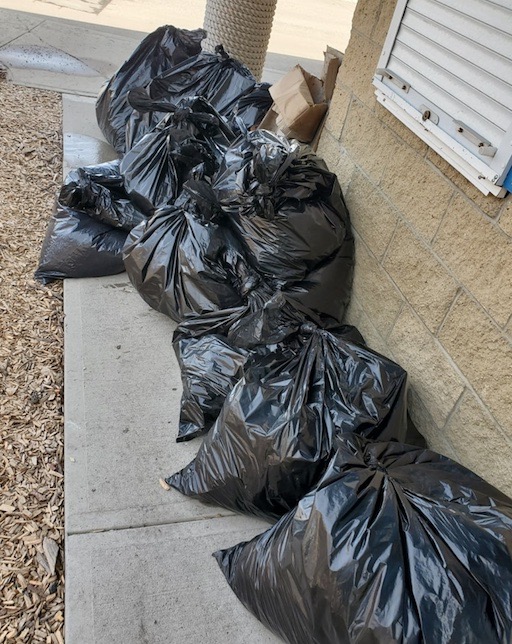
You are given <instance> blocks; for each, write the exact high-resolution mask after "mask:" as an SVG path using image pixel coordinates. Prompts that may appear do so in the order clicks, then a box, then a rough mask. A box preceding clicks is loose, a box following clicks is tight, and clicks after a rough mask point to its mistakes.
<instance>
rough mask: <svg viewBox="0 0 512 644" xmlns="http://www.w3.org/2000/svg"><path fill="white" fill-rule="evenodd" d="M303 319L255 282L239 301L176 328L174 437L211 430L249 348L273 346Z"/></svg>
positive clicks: (295, 328) (195, 434)
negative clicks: (177, 392)
mask: <svg viewBox="0 0 512 644" xmlns="http://www.w3.org/2000/svg"><path fill="white" fill-rule="evenodd" d="M304 321H305V317H304V315H302V314H301V313H299V312H298V311H296V310H295V309H294V308H293V307H291V306H289V304H288V303H287V302H286V299H285V298H284V297H283V295H282V294H279V293H277V294H275V295H273V294H272V293H271V291H270V289H268V288H267V287H266V286H265V285H263V284H257V285H256V287H255V288H254V289H253V290H252V291H250V292H248V294H247V297H246V303H245V304H244V305H243V306H240V307H237V308H232V309H222V310H218V311H212V312H209V313H205V314H203V315H200V316H193V317H190V318H188V319H187V320H185V321H184V322H182V323H181V324H180V325H179V326H178V327H177V328H176V330H175V332H174V336H173V347H174V351H175V353H176V357H177V359H178V363H179V365H180V370H181V380H182V385H183V394H182V397H181V412H180V422H179V430H178V437H177V439H176V440H177V441H178V442H182V441H186V440H191V439H192V438H196V437H197V436H201V435H202V434H205V433H206V432H208V431H209V429H210V428H211V426H212V425H213V423H214V422H215V420H216V419H217V417H218V415H219V413H220V411H221V409H222V406H223V404H224V401H225V399H226V397H227V396H228V394H229V392H230V391H231V390H232V389H233V387H234V385H235V384H236V382H237V381H238V380H239V379H240V377H241V376H242V368H243V366H244V365H245V362H246V360H247V358H248V356H249V355H250V354H251V350H252V349H253V348H254V347H257V346H261V345H264V346H265V351H266V352H268V351H271V350H273V349H274V348H275V347H277V343H278V342H281V341H282V340H284V339H285V338H286V337H287V336H289V335H290V334H291V333H294V332H296V331H297V330H298V329H299V327H300V326H301V324H302V323H303V322H304Z"/></svg>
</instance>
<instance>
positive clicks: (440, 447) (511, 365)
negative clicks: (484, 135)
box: [319, 0, 512, 495]
mask: <svg viewBox="0 0 512 644" xmlns="http://www.w3.org/2000/svg"><path fill="white" fill-rule="evenodd" d="M394 6H395V0H359V3H358V5H357V7H356V11H355V14H354V21H353V27H352V35H351V39H350V43H349V45H348V48H347V51H346V55H345V59H344V62H343V65H342V67H341V69H340V73H339V75H338V81H337V88H336V92H335V95H334V97H333V101H332V105H331V109H330V113H329V117H328V120H327V123H326V128H325V130H324V132H323V135H322V138H321V141H320V146H319V153H320V154H321V155H322V156H323V157H324V158H325V160H326V162H327V164H328V165H329V167H330V168H331V170H332V171H333V172H336V174H337V175H338V177H339V179H340V183H341V185H342V188H343V190H344V192H345V196H346V199H347V203H348V206H349V208H350V212H351V216H352V223H353V227H354V232H355V236H356V262H357V263H356V271H355V278H354V290H353V300H352V304H351V307H350V309H349V312H348V321H349V322H351V323H352V324H355V325H356V326H358V327H359V328H360V329H361V332H362V333H363V334H364V335H365V337H366V339H367V341H368V343H369V344H370V345H371V346H373V348H375V349H377V350H378V351H381V352H382V353H384V354H387V355H389V356H390V357H392V358H394V359H395V360H397V361H398V362H399V363H400V364H402V365H403V366H404V367H405V368H406V369H407V370H408V372H409V378H410V410H411V415H412V417H413V419H414V421H415V423H416V424H417V426H418V428H419V429H420V431H421V432H422V433H423V434H424V435H425V437H426V438H427V440H428V442H429V445H430V446H431V447H432V448H433V449H436V450H437V451H440V452H442V453H444V454H446V455H448V456H451V457H452V458H454V459H456V460H458V461H460V462H461V463H463V464H465V465H467V466H468V467H470V468H471V469H473V470H475V471H476V472H477V473H479V474H480V475H481V476H482V477H484V478H485V479H487V480H488V481H490V482H491V483H493V484H494V485H496V486H497V487H498V488H501V489H502V490H503V491H505V492H507V493H508V494H510V495H512V316H511V314H512V199H511V198H510V197H511V196H512V195H509V196H508V197H507V198H505V199H497V198H495V197H493V196H487V197H486V196H484V195H483V194H481V193H480V192H479V191H478V190H477V189H476V188H474V187H473V186H472V185H471V184H470V183H469V182H468V181H467V180H466V179H464V177H463V176H462V175H460V174H459V173H458V172H457V171H456V170H454V169H453V168H452V167H451V166H449V165H448V164H447V163H446V162H445V161H444V160H443V159H441V158H440V157H439V156H438V155H437V154H436V153H435V152H433V151H432V150H430V149H429V148H428V146H427V145H426V144H425V143H423V142H422V141H421V140H420V139H418V138H417V137H416V136H415V135H414V134H413V133H412V132H410V130H408V129H407V128H406V127H405V126H404V125H402V124H401V123H400V121H398V120H397V119H396V118H395V117H394V116H393V115H391V114H390V113H388V112H387V111H386V110H385V109H384V108H382V107H381V106H380V105H379V104H377V102H376V100H375V97H374V96H375V95H374V89H373V86H372V84H371V80H372V76H373V73H374V71H375V69H376V66H377V61H378V58H379V55H380V51H381V48H382V45H383V42H384V38H385V36H386V33H387V30H388V26H389V23H390V20H391V16H392V14H393V10H394Z"/></svg>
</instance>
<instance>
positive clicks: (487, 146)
mask: <svg viewBox="0 0 512 644" xmlns="http://www.w3.org/2000/svg"><path fill="white" fill-rule="evenodd" d="M453 122H454V124H455V127H456V128H457V132H459V134H462V136H464V137H466V139H468V141H471V143H474V144H475V145H476V146H477V148H478V153H479V154H482V155H483V156H486V157H493V156H494V155H495V154H496V152H497V151H498V149H497V148H495V147H493V145H492V144H491V143H490V141H487V140H486V139H484V138H483V137H482V136H480V134H478V132H475V130H472V129H471V128H470V127H468V126H467V125H466V124H465V123H463V122H462V121H455V120H454V121H453Z"/></svg>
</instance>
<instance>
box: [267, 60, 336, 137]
mask: <svg viewBox="0 0 512 644" xmlns="http://www.w3.org/2000/svg"><path fill="white" fill-rule="evenodd" d="M270 95H271V96H272V98H273V99H274V105H273V106H272V110H273V111H274V112H275V113H276V114H277V118H276V125H277V127H278V128H279V130H281V132H282V133H283V134H284V135H285V136H287V137H289V138H293V139H298V140H299V141H302V142H304V143H309V142H310V141H311V140H312V138H313V137H314V136H315V132H316V130H317V128H318V126H319V125H320V122H321V120H322V119H323V117H324V115H325V113H326V112H327V103H326V102H325V97H324V90H323V83H322V81H321V80H320V79H318V78H316V76H313V74H310V73H309V72H307V71H306V70H304V69H303V68H302V67H301V66H300V65H296V66H295V67H294V68H293V69H291V70H290V71H289V72H288V73H287V74H286V75H285V76H283V78H281V80H280V81H278V82H277V83H276V84H275V85H273V86H272V87H271V88H270ZM265 119H266V117H265ZM265 119H264V121H265ZM260 127H263V126H262V125H260Z"/></svg>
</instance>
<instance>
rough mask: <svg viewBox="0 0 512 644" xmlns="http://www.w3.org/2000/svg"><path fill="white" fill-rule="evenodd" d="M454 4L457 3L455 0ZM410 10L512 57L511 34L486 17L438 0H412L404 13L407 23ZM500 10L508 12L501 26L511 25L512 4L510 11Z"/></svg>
mask: <svg viewBox="0 0 512 644" xmlns="http://www.w3.org/2000/svg"><path fill="white" fill-rule="evenodd" d="M444 1H445V2H448V1H449V0H444ZM464 1H465V2H466V1H469V0H464ZM453 4H457V3H456V2H455V1H454V2H453ZM479 4H480V5H486V4H488V3H487V2H482V1H481V0H480V2H479ZM408 11H414V12H416V13H418V14H421V15H423V16H425V18H431V19H432V20H434V21H435V22H438V23H439V24H441V25H444V26H445V27H449V28H450V29H451V30H452V31H455V32H456V33H458V34H460V35H462V36H465V37H466V38H469V39H470V40H473V41H474V42H475V43H484V44H486V43H487V44H488V47H489V49H490V50H491V51H495V52H497V53H499V54H501V55H502V56H504V57H505V58H507V59H509V60H510V59H511V58H512V38H511V37H510V34H509V33H507V32H506V31H504V30H503V29H499V28H498V27H497V26H496V25H494V24H491V23H489V22H488V21H487V20H485V19H484V20H482V21H480V20H478V19H477V18H474V17H472V16H469V15H465V14H464V13H460V12H459V11H456V10H455V9H453V8H451V7H448V6H445V4H444V3H443V4H441V3H440V2H437V1H436V0H410V2H409V4H408V10H407V11H406V12H405V15H404V23H405V24H407V13H408ZM500 12H502V13H504V14H507V15H506V16H502V18H501V26H502V27H505V25H506V24H507V22H508V24H509V25H510V23H511V22H512V4H511V8H510V9H509V10H508V11H507V10H502V9H500ZM475 13H476V12H475ZM489 17H490V16H489Z"/></svg>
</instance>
